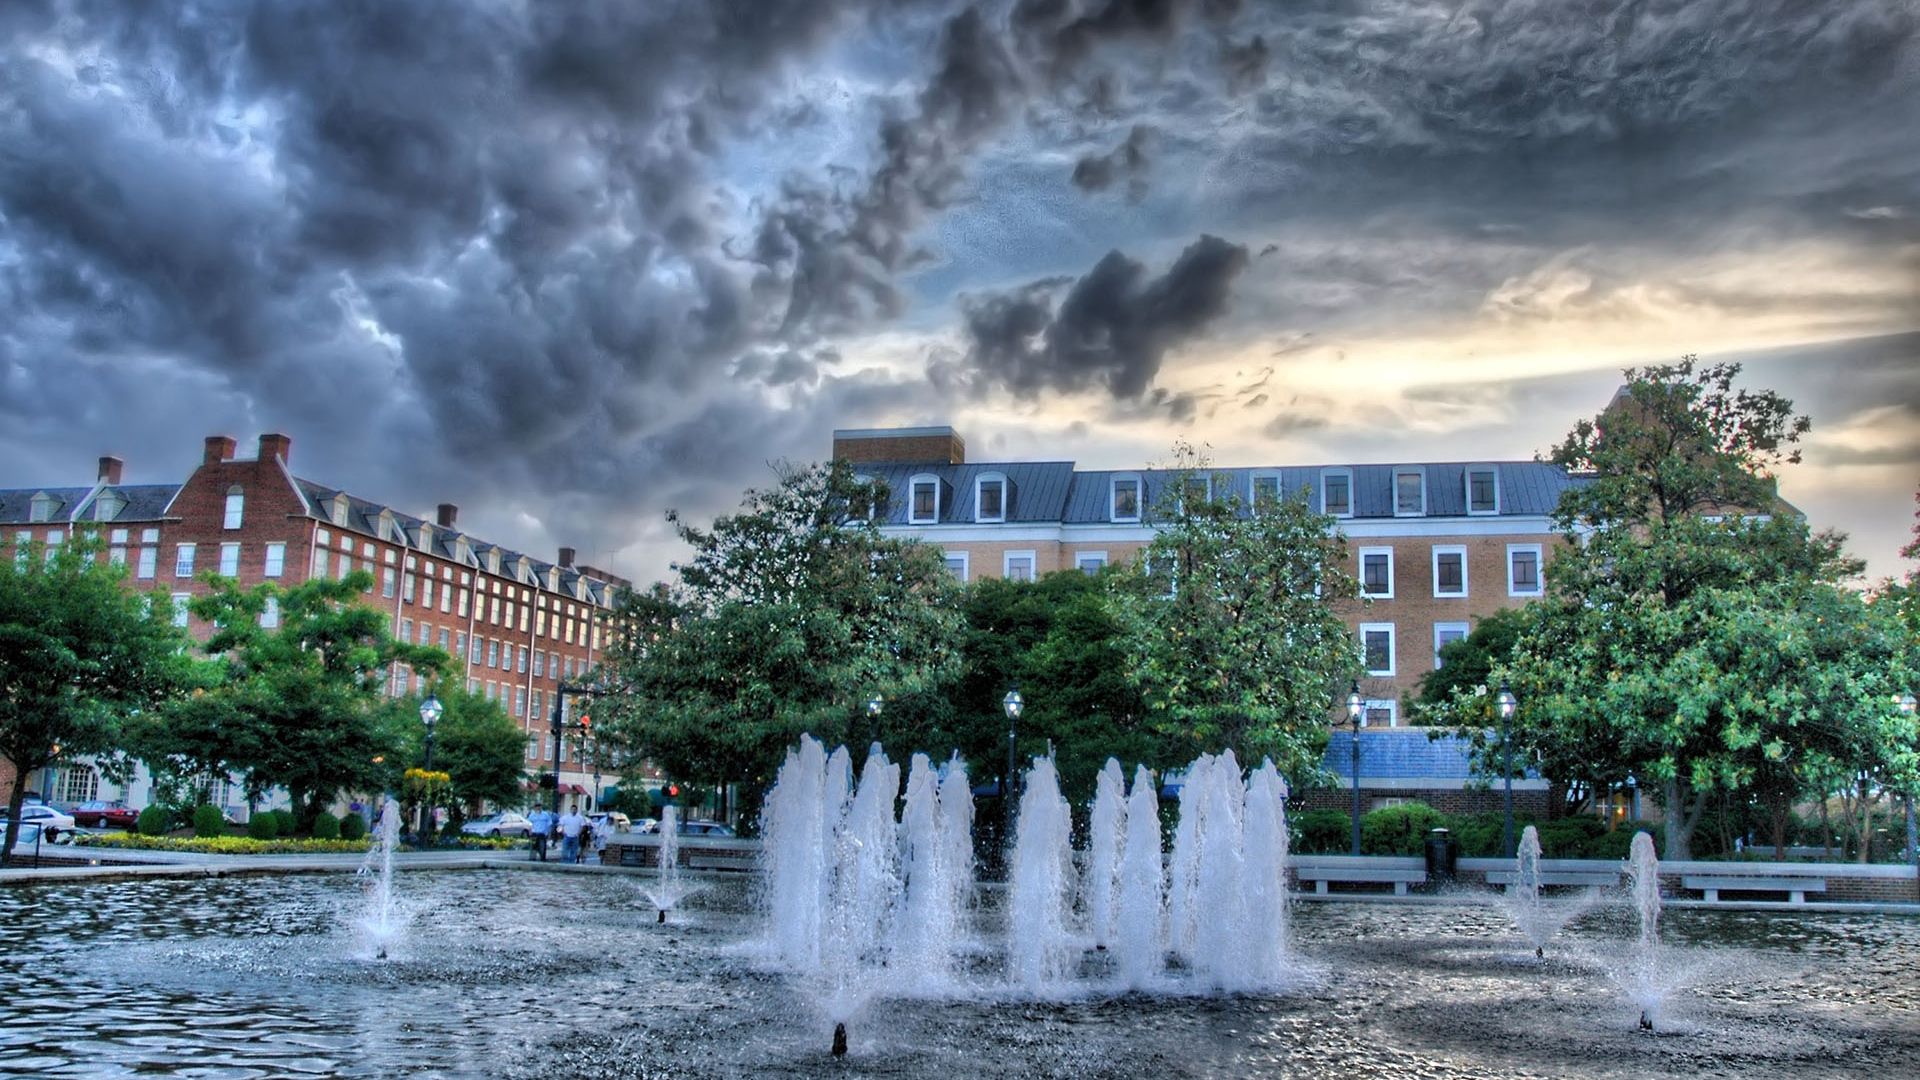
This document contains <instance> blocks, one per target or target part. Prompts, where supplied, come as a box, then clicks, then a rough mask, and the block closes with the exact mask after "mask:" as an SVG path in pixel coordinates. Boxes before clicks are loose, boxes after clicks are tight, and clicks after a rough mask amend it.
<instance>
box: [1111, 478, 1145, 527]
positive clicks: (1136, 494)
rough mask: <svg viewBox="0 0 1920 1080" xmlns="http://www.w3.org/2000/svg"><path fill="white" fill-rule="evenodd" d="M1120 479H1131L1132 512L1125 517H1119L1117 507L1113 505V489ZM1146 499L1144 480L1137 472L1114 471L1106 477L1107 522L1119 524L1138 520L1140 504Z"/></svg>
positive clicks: (1118, 484) (1117, 485)
mask: <svg viewBox="0 0 1920 1080" xmlns="http://www.w3.org/2000/svg"><path fill="white" fill-rule="evenodd" d="M1122 480H1131V481H1133V513H1132V514H1130V515H1128V516H1126V517H1121V516H1120V514H1119V511H1118V508H1117V507H1115V506H1114V489H1115V488H1117V487H1119V486H1120V482H1121V481H1122ZM1146 499H1147V485H1146V481H1144V480H1142V479H1141V478H1140V474H1139V473H1114V474H1113V475H1112V476H1110V477H1108V478H1107V520H1108V521H1109V522H1112V523H1115V524H1119V523H1132V522H1137V521H1139V520H1140V509H1141V504H1142V503H1144V502H1145V501H1146Z"/></svg>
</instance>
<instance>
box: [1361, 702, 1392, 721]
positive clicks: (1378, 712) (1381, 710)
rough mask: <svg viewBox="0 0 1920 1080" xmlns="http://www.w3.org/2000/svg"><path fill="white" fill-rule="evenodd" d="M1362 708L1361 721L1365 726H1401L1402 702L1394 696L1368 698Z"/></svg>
mask: <svg viewBox="0 0 1920 1080" xmlns="http://www.w3.org/2000/svg"><path fill="white" fill-rule="evenodd" d="M1361 710H1362V711H1361V713H1360V723H1361V725H1362V726H1364V727H1399V726H1400V703H1399V702H1397V701H1395V700H1393V699H1392V698H1368V699H1367V700H1366V701H1365V702H1364V703H1363V704H1362V705H1361Z"/></svg>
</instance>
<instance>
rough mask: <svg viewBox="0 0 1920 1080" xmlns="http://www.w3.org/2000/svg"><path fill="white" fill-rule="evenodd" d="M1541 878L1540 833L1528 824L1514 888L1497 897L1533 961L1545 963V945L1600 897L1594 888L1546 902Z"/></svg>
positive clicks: (1519, 851) (1517, 858)
mask: <svg viewBox="0 0 1920 1080" xmlns="http://www.w3.org/2000/svg"><path fill="white" fill-rule="evenodd" d="M1544 883H1545V882H1544V878H1543V876H1542V874H1541V872H1540V832H1539V830H1538V829H1535V828H1534V827H1533V826H1531V825H1529V826H1527V827H1526V828H1525V829H1523V830H1521V833H1520V843H1519V845H1518V847H1516V848H1515V855H1514V863H1513V885H1512V886H1511V887H1510V888H1508V890H1507V893H1506V895H1505V896H1503V897H1501V898H1500V903H1501V906H1502V907H1504V908H1505V909H1506V912H1507V915H1508V917H1510V918H1512V919H1513V924H1514V926H1515V927H1517V928H1518V929H1519V931H1520V934H1521V936H1523V937H1525V938H1526V939H1527V942H1528V943H1529V944H1531V945H1532V946H1533V956H1534V959H1536V960H1544V959H1546V955H1547V943H1548V942H1550V941H1552V940H1553V938H1554V936H1555V935H1556V934H1558V933H1559V932H1560V930H1561V928H1563V927H1565V926H1566V925H1567V924H1568V923H1570V922H1572V921H1573V920H1574V919H1576V918H1578V917H1579V916H1580V915H1582V914H1584V913H1585V912H1586V911H1587V910H1588V909H1589V908H1591V907H1593V905H1594V904H1595V903H1596V902H1597V901H1598V899H1599V898H1600V895H1601V894H1600V892H1599V890H1597V889H1584V890H1581V891H1580V892H1579V893H1577V894H1575V895H1574V896H1572V897H1570V898H1566V899H1562V900H1548V899H1547V898H1546V896H1545V895H1544V894H1543V893H1542V892H1541V887H1542V885H1543V884H1544Z"/></svg>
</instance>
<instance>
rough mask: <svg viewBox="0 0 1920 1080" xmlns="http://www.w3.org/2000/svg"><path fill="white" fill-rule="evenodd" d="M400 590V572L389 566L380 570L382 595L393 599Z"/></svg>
mask: <svg viewBox="0 0 1920 1080" xmlns="http://www.w3.org/2000/svg"><path fill="white" fill-rule="evenodd" d="M399 590H400V573H399V571H397V570H395V569H394V568H393V567H391V566H389V567H386V568H385V569H383V570H381V571H380V595H381V596H382V597H384V598H385V599H388V600H391V599H393V597H394V594H395V593H397V592H398V591H399Z"/></svg>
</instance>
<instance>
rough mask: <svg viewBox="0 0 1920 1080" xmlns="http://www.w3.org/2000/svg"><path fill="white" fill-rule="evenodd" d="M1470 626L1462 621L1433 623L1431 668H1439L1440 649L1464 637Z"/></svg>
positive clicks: (1436, 669)
mask: <svg viewBox="0 0 1920 1080" xmlns="http://www.w3.org/2000/svg"><path fill="white" fill-rule="evenodd" d="M1471 629H1472V628H1471V627H1469V626H1468V625H1467V624H1466V623H1463V622H1437V623H1434V624H1433V669H1434V670H1435V671H1438V670H1440V667H1441V664H1440V650H1442V649H1444V648H1446V647H1447V646H1448V645H1451V644H1453V643H1454V642H1456V641H1461V640H1463V639H1465V638H1466V636H1467V634H1468V633H1469V632H1470V630H1471Z"/></svg>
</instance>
